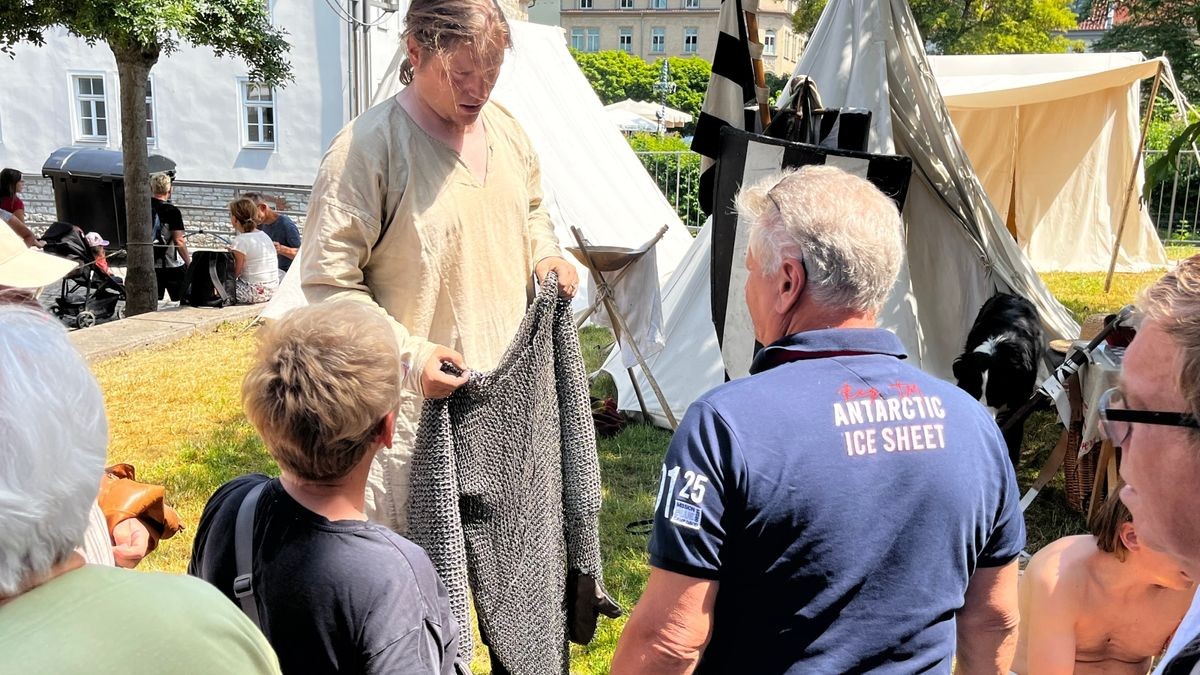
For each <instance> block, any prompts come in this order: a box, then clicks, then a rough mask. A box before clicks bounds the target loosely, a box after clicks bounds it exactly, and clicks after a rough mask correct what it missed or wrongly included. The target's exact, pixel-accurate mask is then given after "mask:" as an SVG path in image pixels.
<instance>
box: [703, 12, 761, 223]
mask: <svg viewBox="0 0 1200 675" xmlns="http://www.w3.org/2000/svg"><path fill="white" fill-rule="evenodd" d="M747 4H753V5H754V6H753V7H743V2H742V0H721V14H720V16H719V17H718V18H717V29H718V33H717V48H716V51H715V52H714V53H713V65H712V77H711V78H710V79H709V81H708V91H707V92H706V93H705V94H704V105H703V106H701V108H700V117H699V119H697V120H696V133H695V136H694V137H693V139H692V150H694V151H696V152H697V153H698V154H699V155H700V208H701V209H703V210H704V212H705V213H708V214H711V213H712V203H713V202H712V199H713V181H714V177H715V173H716V172H715V170H714V168H713V164H714V163H715V162H716V159H717V153H718V152H720V149H721V129H723V128H725V127H729V126H733V127H734V128H736V129H743V130H744V129H747V128H749V127H747V125H746V106H747V105H749V104H752V103H753V102H754V101H755V88H754V66H753V64H752V62H751V57H752V54H751V45H750V41H749V40H748V39H747V32H746V16H745V14H743V13H742V11H743V9H746V10H748V11H755V10H757V8H758V0H747Z"/></svg>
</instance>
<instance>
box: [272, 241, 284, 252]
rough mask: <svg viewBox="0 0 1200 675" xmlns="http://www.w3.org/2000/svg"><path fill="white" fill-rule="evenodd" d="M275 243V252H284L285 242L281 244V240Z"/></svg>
mask: <svg viewBox="0 0 1200 675" xmlns="http://www.w3.org/2000/svg"><path fill="white" fill-rule="evenodd" d="M274 244H275V253H276V254H280V253H283V244H280V243H279V242H274Z"/></svg>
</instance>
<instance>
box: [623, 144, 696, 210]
mask: <svg viewBox="0 0 1200 675" xmlns="http://www.w3.org/2000/svg"><path fill="white" fill-rule="evenodd" d="M629 146H630V147H631V148H633V151H634V152H637V153H641V154H639V155H638V159H640V160H641V162H642V166H644V167H646V173H648V174H650V177H651V178H653V179H654V182H655V183H656V184H657V185H658V189H659V190H660V191H661V192H662V193H663V195H664V196H665V197H666V198H667V201H669V202H671V203H672V204H674V205H675V212H676V213H678V214H679V218H680V219H681V220H682V221H683V222H684V223H685V224H687V225H700V224H701V222H702V221H703V219H704V216H703V215H702V212H701V211H700V155H697V154H696V153H694V152H692V151H691V148H690V147H689V146H688V144H687V143H686V142H684V140H683V139H682V138H680V137H678V136H664V137H663V138H659V137H658V134H643V133H638V134H633V135H632V136H630V137H629Z"/></svg>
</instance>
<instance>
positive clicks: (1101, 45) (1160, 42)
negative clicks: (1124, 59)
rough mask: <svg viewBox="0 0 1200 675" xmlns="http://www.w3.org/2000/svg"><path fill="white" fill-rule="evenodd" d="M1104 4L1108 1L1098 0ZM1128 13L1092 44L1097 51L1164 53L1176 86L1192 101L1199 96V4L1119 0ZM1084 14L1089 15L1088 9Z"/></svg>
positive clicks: (1171, 0)
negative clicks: (1120, 21) (1173, 73)
mask: <svg viewBox="0 0 1200 675" xmlns="http://www.w3.org/2000/svg"><path fill="white" fill-rule="evenodd" d="M1101 1H1103V2H1105V4H1106V5H1107V3H1108V2H1109V0H1101ZM1118 6H1119V8H1120V9H1123V10H1125V11H1126V12H1128V16H1127V18H1126V19H1125V21H1124V22H1123V23H1121V24H1120V25H1118V26H1114V27H1113V29H1112V30H1110V31H1108V32H1107V33H1105V34H1104V37H1102V38H1100V40H1098V41H1097V42H1096V44H1095V45H1093V49H1095V50H1096V51H1098V52H1141V53H1143V54H1145V55H1147V56H1158V55H1160V54H1166V56H1167V59H1168V60H1169V61H1170V62H1171V69H1172V70H1173V71H1174V72H1175V77H1177V78H1178V80H1179V86H1180V88H1181V89H1183V91H1184V93H1185V94H1187V95H1188V97H1189V98H1190V99H1192V100H1195V99H1196V98H1197V97H1200V3H1197V2H1196V1H1195V0H1121V1H1120V4H1119V5H1118ZM1085 11H1088V12H1090V11H1091V7H1090V6H1089V7H1086V8H1085Z"/></svg>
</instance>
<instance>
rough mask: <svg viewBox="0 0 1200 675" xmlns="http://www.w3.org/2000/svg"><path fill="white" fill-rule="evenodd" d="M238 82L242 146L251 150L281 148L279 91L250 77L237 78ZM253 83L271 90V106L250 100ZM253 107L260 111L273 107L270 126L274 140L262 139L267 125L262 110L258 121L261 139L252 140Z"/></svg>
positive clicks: (239, 124)
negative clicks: (251, 115)
mask: <svg viewBox="0 0 1200 675" xmlns="http://www.w3.org/2000/svg"><path fill="white" fill-rule="evenodd" d="M237 83H238V113H239V114H238V121H239V123H238V126H239V128H240V129H241V130H240V132H239V134H240V135H241V139H242V147H243V148H245V149H249V150H276V149H278V148H279V107H278V104H279V99H278V92H276V91H275V88H274V87H268V86H266V85H262V84H259V83H257V82H254V81H252V80H251V79H250V78H249V77H239V78H238V79H237ZM252 85H257V86H260V87H266V89H267V91H269V92H270V93H271V100H270V106H265V105H262V101H251V100H250V97H249V96H250V92H249V88H250V87H251V86H252ZM251 107H257V108H259V109H260V111H261V110H265V109H266V108H267V107H270V109H271V124H270V126H271V131H272V133H273V137H274V138H273V140H271V141H263V140H261V138H262V136H263V134H262V131H263V129H264V128H266V126H267V125H266V124H264V123H263V121H262V117H263V116H262V114H261V112H260V114H259V121H258V125H257V126H258V129H259V138H260V140H258V141H252V140H250V133H249V131H250V108H251Z"/></svg>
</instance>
